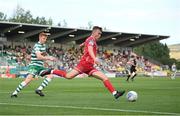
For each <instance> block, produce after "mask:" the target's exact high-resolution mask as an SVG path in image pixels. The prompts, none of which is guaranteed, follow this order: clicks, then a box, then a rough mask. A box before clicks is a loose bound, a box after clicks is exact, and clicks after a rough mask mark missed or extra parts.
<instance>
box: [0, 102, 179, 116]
mask: <svg viewBox="0 0 180 116" xmlns="http://www.w3.org/2000/svg"><path fill="white" fill-rule="evenodd" d="M0 105H11V106H30V107H48V108H71V109H83V110H99V111H116V112H132V113H151V114H160V115H178V113H170V112H154V111H143V110H124V109H108V108H96V107H79V106H58V105H38V104H37V105H35V104H12V103H0Z"/></svg>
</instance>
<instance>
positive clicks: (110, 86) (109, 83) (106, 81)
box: [103, 80, 115, 93]
mask: <svg viewBox="0 0 180 116" xmlns="http://www.w3.org/2000/svg"><path fill="white" fill-rule="evenodd" d="M103 83H104V86H105V87H106V88H107V89H108V90H109V91H110V92H111V93H113V92H114V91H115V89H114V87H113V86H112V84H111V82H110V81H109V80H105V81H104V82H103Z"/></svg>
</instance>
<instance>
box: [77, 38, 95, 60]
mask: <svg viewBox="0 0 180 116" xmlns="http://www.w3.org/2000/svg"><path fill="white" fill-rule="evenodd" d="M88 46H92V47H93V52H94V55H95V56H96V53H97V44H96V40H95V38H94V37H92V36H90V37H88V38H87V39H86V41H85V42H84V54H83V56H82V57H81V61H80V62H87V63H91V64H94V60H93V58H92V57H91V56H90V54H89V52H88Z"/></svg>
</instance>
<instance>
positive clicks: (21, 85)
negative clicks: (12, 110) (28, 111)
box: [13, 81, 26, 95]
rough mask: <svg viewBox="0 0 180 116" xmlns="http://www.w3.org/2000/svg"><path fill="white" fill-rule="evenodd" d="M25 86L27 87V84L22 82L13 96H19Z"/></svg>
mask: <svg viewBox="0 0 180 116" xmlns="http://www.w3.org/2000/svg"><path fill="white" fill-rule="evenodd" d="M25 86H26V83H25V82H24V81H23V82H21V83H20V84H19V85H18V87H17V88H16V90H15V91H14V92H13V95H15V94H18V93H19V92H20V91H21V90H22V89H23V88H24V87H25Z"/></svg>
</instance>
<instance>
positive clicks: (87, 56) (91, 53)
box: [42, 26, 125, 99]
mask: <svg viewBox="0 0 180 116" xmlns="http://www.w3.org/2000/svg"><path fill="white" fill-rule="evenodd" d="M101 34H102V28H101V27H99V26H94V27H93V30H92V34H91V36H90V37H88V38H87V39H86V41H85V42H84V43H83V44H81V46H84V54H83V56H82V57H81V60H80V62H79V63H78V65H77V66H76V67H75V68H74V69H73V70H71V71H70V72H68V73H67V72H65V71H62V70H48V71H46V72H45V73H44V74H42V76H44V75H47V74H50V73H51V74H55V75H58V76H61V77H64V78H66V79H72V78H74V77H75V76H77V75H78V74H81V73H86V74H88V75H91V76H93V77H95V78H97V79H99V80H101V81H102V82H103V83H104V85H105V87H106V88H107V89H108V90H109V91H110V92H111V93H112V94H113V96H114V97H115V99H118V98H119V97H120V96H122V95H123V94H124V93H125V91H116V90H115V88H114V87H113V86H112V84H111V82H110V81H109V79H108V77H107V76H106V75H105V74H103V73H102V72H101V71H98V70H97V69H96V68H94V67H93V66H94V64H100V63H101V62H100V60H98V58H97V57H96V53H97V44H96V41H97V40H98V39H99V38H100V37H101Z"/></svg>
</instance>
